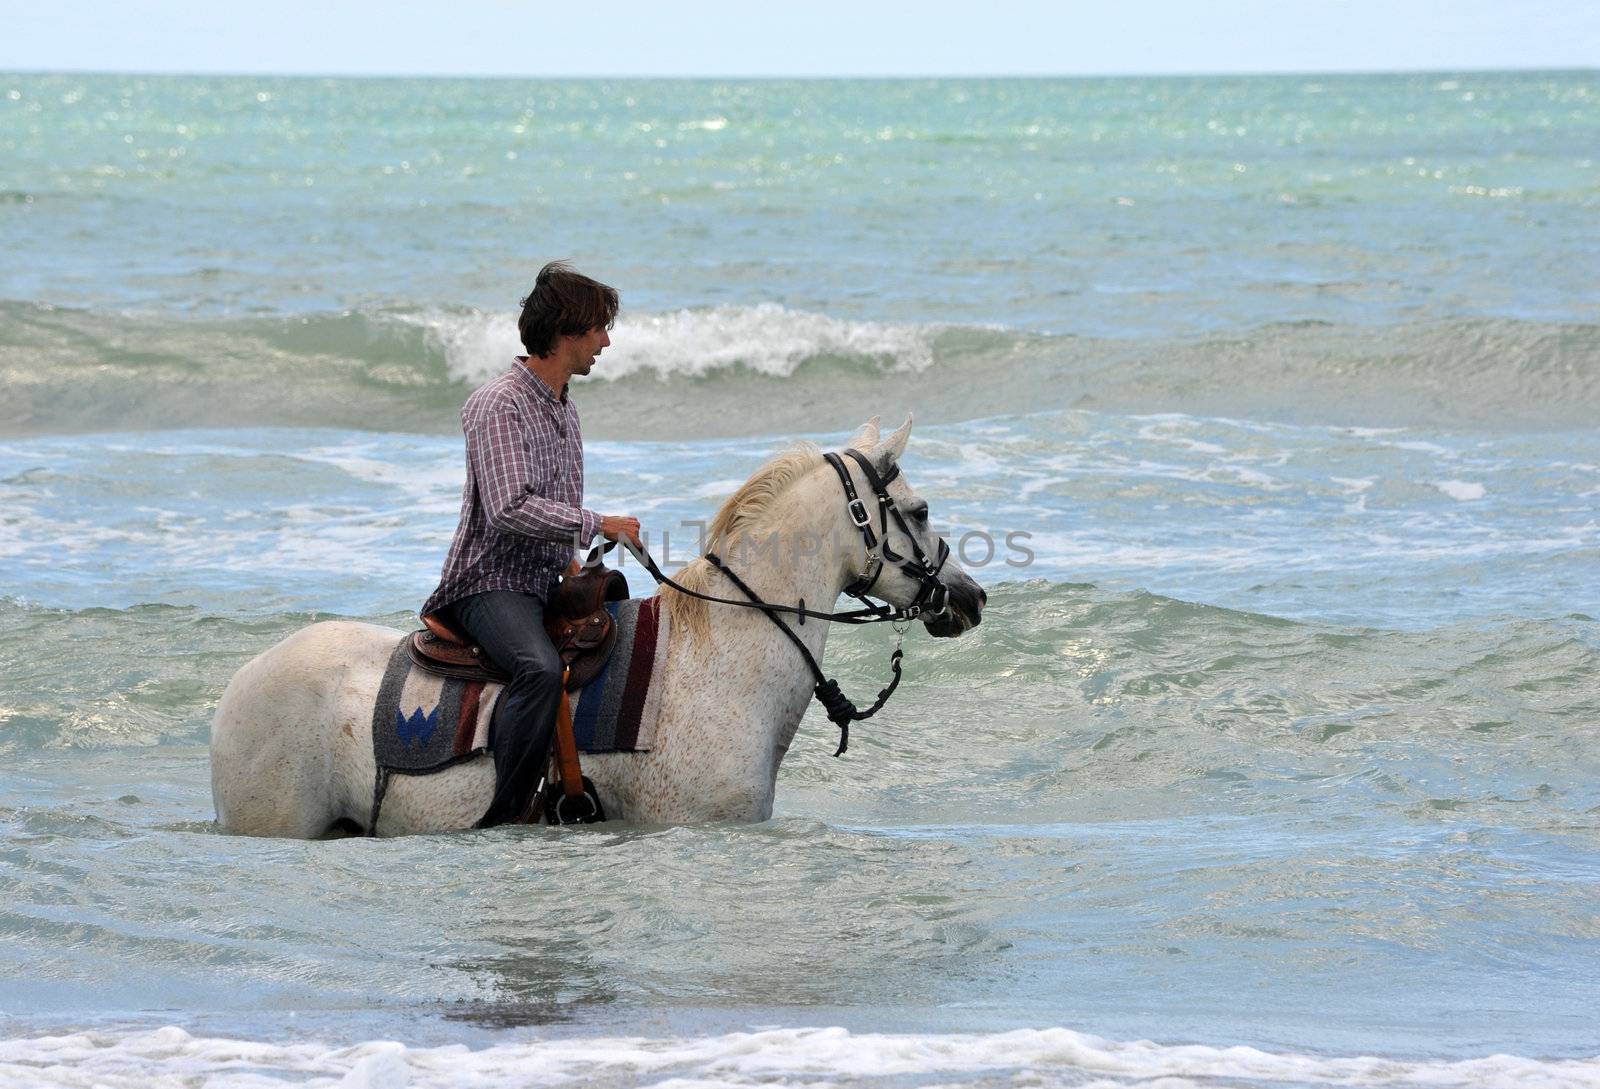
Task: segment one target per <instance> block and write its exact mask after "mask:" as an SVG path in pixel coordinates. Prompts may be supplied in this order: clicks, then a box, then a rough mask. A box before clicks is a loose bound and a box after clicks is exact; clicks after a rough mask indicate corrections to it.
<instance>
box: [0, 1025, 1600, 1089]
mask: <svg viewBox="0 0 1600 1089" xmlns="http://www.w3.org/2000/svg"><path fill="white" fill-rule="evenodd" d="M0 1075H3V1076H4V1077H5V1078H6V1080H7V1081H8V1082H9V1081H10V1080H11V1079H16V1080H15V1084H18V1085H22V1084H28V1085H33V1086H40V1087H46V1086H69V1085H70V1086H76V1085H81V1084H85V1083H86V1082H88V1081H92V1082H93V1083H94V1084H95V1085H100V1086H106V1087H108V1089H118V1087H123V1086H135V1085H148V1084H151V1083H152V1081H153V1080H157V1079H159V1080H160V1081H161V1082H162V1083H163V1084H165V1083H166V1082H167V1081H169V1080H170V1081H172V1082H173V1083H177V1082H180V1081H181V1082H183V1083H184V1084H189V1083H191V1082H193V1083H199V1082H202V1081H203V1082H204V1083H205V1084H206V1085H208V1086H219V1087H220V1086H228V1085H241V1086H242V1085H259V1084H263V1077H264V1076H265V1077H267V1078H273V1077H274V1076H289V1077H292V1078H294V1080H295V1082H296V1084H300V1085H305V1086H334V1085H347V1086H350V1085H361V1086H379V1085H408V1086H412V1087H414V1089H424V1087H427V1086H456V1085H461V1084H464V1083H468V1082H470V1083H471V1084H473V1085H481V1086H486V1087H490V1086H501V1085H504V1086H530V1085H533V1086H562V1085H569V1084H587V1083H591V1082H593V1081H595V1080H597V1079H598V1080H600V1081H602V1082H603V1083H604V1084H607V1085H618V1086H629V1085H655V1084H674V1085H697V1086H749V1085H752V1084H771V1083H778V1084H799V1083H803V1084H818V1083H832V1082H844V1083H847V1084H855V1085H861V1084H867V1085H872V1084H884V1085H905V1084H922V1083H924V1082H931V1081H936V1082H937V1083H938V1084H941V1085H950V1086H964V1085H973V1086H980V1085H991V1084H994V1082H995V1080H996V1079H997V1078H1005V1077H1008V1076H1025V1077H1026V1080H1027V1081H1028V1083H1029V1084H1033V1085H1040V1086H1046V1087H1054V1086H1062V1087H1068V1086H1071V1087H1084V1086H1101V1087H1106V1089H1111V1087H1116V1086H1134V1085H1148V1084H1150V1083H1151V1082H1152V1081H1153V1080H1155V1079H1160V1080H1161V1084H1162V1085H1164V1086H1171V1087H1172V1089H1181V1087H1196V1089H1198V1087H1204V1086H1215V1085H1225V1084H1234V1083H1236V1082H1237V1081H1240V1080H1245V1081H1249V1082H1250V1083H1251V1084H1263V1085H1265V1084H1292V1085H1299V1086H1333V1085H1337V1086H1344V1087H1364V1086H1393V1087H1401V1086H1431V1087H1440V1086H1445V1087H1453V1089H1478V1087H1483V1089H1490V1087H1498V1086H1504V1085H1540V1086H1544V1087H1547V1089H1594V1087H1596V1086H1600V1058H1580V1059H1565V1060H1562V1059H1534V1058H1524V1057H1521V1056H1515V1055H1489V1056H1484V1057H1481V1058H1471V1059H1460V1060H1454V1061H1451V1060H1441V1059H1421V1060H1410V1059H1396V1058H1384V1057H1378V1056H1352V1057H1342V1056H1329V1055H1312V1054H1296V1053H1293V1052H1272V1051H1262V1050H1258V1049H1256V1048H1253V1047H1242V1046H1209V1045H1205V1044H1183V1045H1169V1044H1159V1043H1153V1042H1151V1041H1149V1040H1131V1041H1121V1040H1109V1039H1105V1038H1102V1037H1099V1036H1092V1035H1089V1034H1087V1033H1081V1032H1074V1031H1072V1030H1070V1029H1065V1028H1047V1029H1021V1030H1017V1031H1012V1032H993V1033H950V1034H917V1033H896V1034H890V1033H851V1032H849V1031H847V1030H846V1029H843V1028H778V1029H765V1030H762V1031H755V1032H734V1033H728V1034H726V1035H719V1036H699V1037H659V1038H652V1037H582V1036H576V1037H562V1038H556V1039H544V1040H531V1041H518V1042H515V1043H503V1044H494V1045H491V1046H488V1047H483V1048H477V1049H472V1048H467V1047H462V1046H460V1045H447V1046H440V1047H407V1046H406V1045H405V1044H403V1043H399V1042H397V1041H393V1040H374V1041H370V1042H367V1043H360V1044H356V1045H354V1046H334V1045H329V1044H322V1043H316V1042H296V1043H268V1042H258V1041H251V1040H240V1039H227V1038H217V1037H204V1036H192V1035H190V1034H189V1033H187V1032H185V1031H184V1030H183V1029H181V1028H177V1027H173V1026H169V1027H166V1028H161V1029H156V1030H153V1031H135V1032H126V1031H123V1032H116V1031H89V1032H77V1033H72V1034H68V1035H61V1036H46V1037H39V1038H36V1039H12V1040H6V1041H0Z"/></svg>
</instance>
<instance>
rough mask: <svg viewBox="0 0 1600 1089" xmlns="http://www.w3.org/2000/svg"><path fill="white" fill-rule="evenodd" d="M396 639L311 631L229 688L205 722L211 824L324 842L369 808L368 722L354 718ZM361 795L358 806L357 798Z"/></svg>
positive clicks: (374, 633) (342, 630)
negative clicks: (212, 806)
mask: <svg viewBox="0 0 1600 1089" xmlns="http://www.w3.org/2000/svg"><path fill="white" fill-rule="evenodd" d="M398 634H399V633H397V632H393V631H390V630H388V629H386V628H378V627H374V626H372V625H368V624H355V623H347V622H333V623H326V624H315V625H312V626H311V627H309V628H306V629H304V630H302V631H299V632H296V633H295V634H294V635H291V636H289V638H287V639H285V640H284V641H283V642H281V643H279V644H278V645H277V646H275V647H273V648H271V649H270V650H268V651H265V652H264V653H262V654H261V655H260V656H258V657H257V658H255V659H254V660H253V661H251V662H250V663H249V664H248V665H246V666H245V667H244V668H243V669H241V670H240V671H239V672H238V673H237V674H236V675H235V676H234V678H233V680H232V681H230V682H229V684H228V688H227V690H226V691H225V692H224V693H223V694H222V700H221V701H220V702H219V703H218V705H217V713H216V717H215V718H214V719H213V721H212V725H211V793H212V799H213V800H214V802H215V803H216V807H217V820H218V822H219V823H220V824H221V825H222V827H223V828H224V829H225V830H227V831H230V832H238V833H242V834H245V835H256V836H296V837H300V838H311V837H315V836H320V835H324V834H325V833H327V832H328V831H330V830H331V829H333V828H334V826H335V825H336V824H337V823H338V822H340V821H341V820H348V821H351V822H354V823H355V824H357V825H359V826H361V827H365V821H366V818H367V816H368V815H369V813H370V809H371V791H372V779H371V777H370V773H369V774H368V775H367V777H366V781H365V784H364V785H363V784H362V783H361V779H362V771H363V769H362V767H361V764H362V753H361V752H360V750H361V747H362V742H363V741H364V742H365V745H366V750H367V751H366V753H365V766H366V768H367V769H370V768H371V766H372V755H371V736H370V725H369V724H368V723H362V722H360V721H359V712H358V711H357V710H356V709H357V708H359V707H361V706H363V705H364V706H365V707H366V714H367V715H368V716H369V717H370V715H371V706H372V704H371V700H372V696H373V694H374V693H375V692H376V690H377V686H378V683H379V681H380V680H381V678H382V676H383V667H384V664H385V663H386V661H387V659H388V653H389V651H390V650H392V649H393V647H394V640H395V638H396V637H397V636H398ZM362 795H364V799H363V797H362Z"/></svg>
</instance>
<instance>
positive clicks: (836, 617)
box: [625, 450, 950, 756]
mask: <svg viewBox="0 0 1600 1089" xmlns="http://www.w3.org/2000/svg"><path fill="white" fill-rule="evenodd" d="M822 456H823V457H824V458H826V459H827V462H828V464H829V465H830V466H831V467H832V468H833V471H834V472H835V473H836V474H838V477H839V483H840V485H841V486H842V487H843V488H844V495H845V502H846V504H847V510H848V512H849V515H850V521H851V522H852V523H853V524H854V525H855V527H856V529H858V530H859V531H860V532H861V539H862V542H863V543H864V544H865V545H866V554H867V562H866V566H865V567H864V568H863V570H862V572H861V574H860V575H858V576H857V577H856V578H855V580H854V581H852V582H851V583H850V584H849V585H848V586H846V587H845V588H844V591H843V592H844V593H846V594H849V595H850V596H851V597H853V598H855V599H856V600H858V601H860V602H861V603H862V605H863V606H864V607H863V608H860V609H851V610H849V611H847V612H818V611H816V610H814V609H808V608H806V602H805V598H801V599H800V600H799V602H798V603H797V604H795V605H778V604H774V603H773V602H769V601H764V600H762V598H761V596H760V595H759V594H757V593H756V592H755V591H754V590H752V589H750V587H749V586H748V585H746V583H745V581H744V580H743V579H742V578H740V577H739V576H738V574H737V573H735V572H734V571H733V569H732V568H730V567H728V565H727V564H726V563H724V562H723V560H722V558H721V557H720V556H718V555H717V554H716V553H715V552H710V551H708V552H706V554H705V559H706V562H708V563H710V564H711V565H712V566H713V567H715V568H716V569H717V570H718V571H721V572H722V573H723V575H725V576H727V578H728V581H730V582H732V583H733V584H734V586H735V587H737V588H738V589H739V591H740V592H741V593H743V594H744V596H745V598H746V599H747V600H745V601H737V600H734V599H732V598H725V597H715V596H713V595H711V594H703V593H701V592H700V591H698V590H691V589H689V587H687V586H684V585H683V584H682V583H680V582H678V581H676V580H675V579H673V578H671V577H670V576H668V575H665V574H663V573H662V571H661V568H659V567H658V566H656V562H655V560H654V559H653V558H651V556H650V554H649V553H648V552H646V551H645V550H643V549H642V548H634V547H633V545H632V544H631V543H628V542H625V543H627V547H628V550H629V551H630V552H632V553H633V554H634V557H635V558H636V559H638V561H639V562H640V563H641V564H642V565H643V566H644V569H645V570H646V571H648V572H649V573H650V577H651V578H653V579H655V580H656V582H657V583H659V584H661V585H663V586H670V587H672V588H673V589H674V590H677V591H678V592H679V593H682V594H687V595H689V596H690V597H695V598H699V599H700V600H702V601H710V602H714V603H716V604H719V605H737V606H739V607H741V608H746V609H760V610H761V611H762V612H764V613H766V614H767V619H769V620H771V621H772V622H773V623H774V624H776V625H777V626H778V630H779V631H781V632H783V634H784V635H785V636H787V637H788V639H789V641H790V642H791V643H793V644H794V645H795V647H796V649H798V650H799V651H800V654H801V657H803V658H804V659H805V662H806V666H807V667H808V668H809V669H810V670H811V676H812V678H813V680H814V681H815V682H816V686H815V688H814V689H813V695H814V696H815V697H816V698H817V700H818V701H819V702H821V704H822V706H823V707H824V708H825V709H826V710H827V712H828V719H829V721H831V722H832V723H833V724H834V725H836V726H838V727H839V748H838V751H836V752H835V753H834V754H833V755H835V756H841V755H843V754H844V752H845V750H846V749H848V748H849V746H850V723H852V722H860V721H862V720H863V719H868V718H871V717H872V716H873V715H875V714H877V713H878V712H879V711H880V710H882V709H883V705H884V704H886V703H888V702H889V697H890V696H891V695H893V694H894V690H895V689H896V688H897V687H899V685H900V660H901V659H902V658H903V657H904V656H905V651H904V650H903V649H902V647H901V643H902V642H903V640H904V639H905V633H906V629H907V628H908V627H909V626H910V622H911V621H912V620H915V619H917V618H918V617H922V616H939V615H942V614H943V613H944V612H946V611H947V610H948V609H949V607H950V590H949V588H948V587H947V586H945V584H944V583H943V582H941V581H939V573H940V572H941V571H942V570H944V565H945V562H946V561H947V560H949V558H950V546H949V545H948V544H946V543H945V541H944V539H943V538H940V540H939V549H938V559H937V560H936V561H934V562H931V563H930V562H929V560H928V555H927V553H925V552H924V551H923V550H922V546H921V545H919V544H918V543H917V535H916V534H915V533H913V532H911V527H910V526H908V525H907V524H906V520H905V516H904V515H903V514H901V513H900V508H899V507H898V506H897V505H896V504H895V501H894V499H893V498H892V497H891V496H890V495H889V485H890V484H892V483H893V482H894V480H895V478H896V477H897V476H899V475H900V466H899V465H898V464H891V465H890V466H889V469H888V471H887V472H886V473H884V474H882V475H881V476H880V475H879V473H878V471H877V469H876V468H874V467H873V464H872V462H871V460H870V459H869V458H868V457H867V456H866V455H865V454H863V453H861V451H859V450H845V451H844V454H843V455H842V456H841V455H840V454H835V453H832V452H831V451H830V452H828V453H825V454H823V455H822ZM845 457H849V458H851V459H852V460H853V461H855V463H856V464H857V465H859V466H860V467H861V471H862V473H863V475H864V476H865V477H866V479H867V484H868V486H869V487H870V488H871V489H872V493H873V495H874V496H875V497H876V499H877V501H878V533H877V534H874V533H873V531H872V516H871V513H870V512H869V511H868V510H867V505H866V503H865V502H863V501H862V499H861V497H860V495H859V494H858V493H857V492H856V486H855V482H854V481H853V480H852V479H851V478H850V470H849V468H848V467H847V466H846V465H845V463H844V458H845ZM890 517H893V518H894V520H895V524H896V525H898V526H899V527H900V531H901V532H902V533H904V534H905V536H906V539H907V540H908V541H910V542H911V553H912V554H911V556H910V557H909V558H908V557H906V556H902V555H900V554H898V553H897V552H895V551H894V549H892V548H891V547H889V519H890ZM885 566H893V567H896V568H898V569H899V570H900V571H901V572H902V573H904V574H905V575H907V576H908V577H910V578H913V579H915V580H916V581H917V593H916V596H915V597H914V598H913V599H912V601H911V604H909V605H906V606H904V607H901V608H895V607H893V606H891V605H889V604H888V603H887V602H882V603H877V604H874V603H873V602H872V601H871V600H870V599H869V598H868V596H867V595H868V594H869V593H870V592H871V590H872V588H873V587H874V586H876V585H877V582H878V579H879V577H880V576H881V575H882V574H883V570H884V567H885ZM783 613H788V614H791V615H793V616H795V617H798V623H799V624H800V625H801V626H802V627H803V626H804V625H805V622H806V618H807V617H814V618H816V619H819V620H833V621H838V622H839V623H841V624H879V623H884V622H888V623H892V624H894V625H895V635H896V638H895V644H894V653H893V654H891V655H890V657H889V668H890V669H892V670H893V671H894V677H893V679H891V680H890V681H889V684H888V686H887V687H886V688H884V689H883V690H882V691H880V692H879V693H878V698H877V699H876V700H875V701H874V702H873V704H872V706H871V707H869V708H867V709H866V710H865V711H860V710H857V709H856V705H855V704H854V703H852V702H851V701H850V699H849V697H848V696H846V695H845V694H844V693H843V692H841V691H840V690H839V682H838V681H835V680H832V679H830V678H828V677H826V676H824V675H823V672H822V667H821V666H820V665H819V664H818V663H817V658H816V655H814V654H812V653H811V649H810V648H809V647H807V646H806V645H805V643H804V641H802V640H801V638H800V637H799V636H798V635H796V634H795V632H794V629H793V628H791V627H789V625H788V624H785V623H784V622H783V621H782V620H781V619H779V616H780V614H783Z"/></svg>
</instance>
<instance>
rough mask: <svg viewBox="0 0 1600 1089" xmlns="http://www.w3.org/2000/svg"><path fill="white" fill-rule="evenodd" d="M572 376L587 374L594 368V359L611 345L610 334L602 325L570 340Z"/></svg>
mask: <svg viewBox="0 0 1600 1089" xmlns="http://www.w3.org/2000/svg"><path fill="white" fill-rule="evenodd" d="M572 341H573V343H572V348H573V367H572V373H573V374H588V373H589V371H590V370H591V369H592V368H593V367H594V361H595V357H596V356H598V355H599V354H600V353H601V351H603V350H604V349H605V348H606V347H608V346H609V345H610V344H611V334H610V333H609V332H607V331H606V327H605V326H604V325H601V326H597V327H596V328H594V329H590V330H589V331H588V332H587V333H584V334H582V335H581V336H575V337H573V338H572Z"/></svg>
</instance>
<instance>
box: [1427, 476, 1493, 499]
mask: <svg viewBox="0 0 1600 1089" xmlns="http://www.w3.org/2000/svg"><path fill="white" fill-rule="evenodd" d="M1433 486H1434V487H1435V488H1438V489H1439V490H1440V491H1441V492H1444V494H1446V495H1448V496H1449V497H1450V498H1451V499H1454V500H1457V501H1458V502H1461V503H1470V502H1471V501H1472V500H1474V499H1482V498H1483V497H1484V494H1485V490H1484V487H1483V485H1482V484H1474V483H1472V482H1470V481H1466V480H1440V481H1436V482H1435V483H1434V485H1433Z"/></svg>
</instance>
